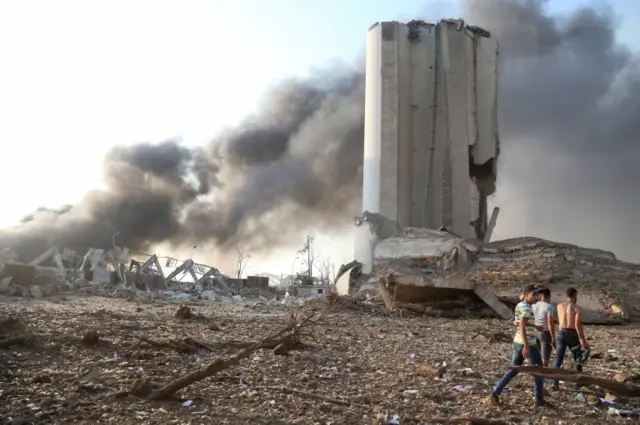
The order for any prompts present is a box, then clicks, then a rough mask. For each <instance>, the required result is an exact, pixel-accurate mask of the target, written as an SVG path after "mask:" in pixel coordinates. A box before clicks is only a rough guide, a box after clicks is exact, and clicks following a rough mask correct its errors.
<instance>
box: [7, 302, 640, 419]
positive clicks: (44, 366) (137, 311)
mask: <svg viewBox="0 0 640 425" xmlns="http://www.w3.org/2000/svg"><path fill="white" fill-rule="evenodd" d="M179 307H180V304H176V303H171V302H167V301H162V300H156V301H155V302H149V303H144V304H142V303H137V302H136V301H126V300H119V299H107V298H102V297H84V298H72V297H67V298H65V299H57V300H48V301H34V300H30V301H25V300H19V299H15V298H14V299H8V298H6V299H3V300H2V304H0V321H5V322H4V324H3V325H2V329H0V339H2V338H7V337H9V336H10V335H29V334H30V332H32V333H33V334H34V336H33V339H32V340H29V339H27V340H26V341H25V342H23V343H20V344H18V345H12V346H9V347H0V424H5V423H6V424H10V423H13V424H31V423H34V424H35V423H37V424H54V423H64V424H70V423H86V424H97V423H114V424H129V423H137V424H170V423H176V424H177V423H180V424H213V423H215V424H329V423H331V424H372V423H376V422H374V421H375V419H376V418H377V417H378V415H384V416H385V418H386V419H390V418H392V416H393V415H395V414H397V415H399V423H400V424H410V423H425V422H426V423H432V422H428V419H429V418H443V417H448V418H451V417H467V416H474V417H481V418H494V419H504V420H506V421H507V423H510V421H514V420H519V421H520V422H521V423H550V424H551V423H565V424H572V423H580V424H585V423H594V424H599V423H603V422H618V421H619V422H625V421H628V419H623V418H621V417H617V416H612V415H610V414H608V413H607V411H608V408H609V405H608V404H603V405H599V406H590V405H589V404H587V403H584V402H583V401H580V400H579V398H580V397H581V396H580V393H579V392H578V390H576V389H574V388H571V389H570V388H569V387H564V388H563V390H562V391H561V392H559V393H551V394H550V395H549V397H548V399H549V400H550V401H551V402H552V403H554V404H555V406H556V407H557V409H556V410H536V409H534V408H533V407H532V406H531V401H532V394H531V382H532V379H531V377H529V376H520V377H518V378H516V380H514V381H513V383H512V385H511V386H510V388H509V390H508V391H507V393H506V394H505V396H504V397H503V402H504V404H503V406H502V407H493V406H491V405H489V404H488V403H487V402H486V398H487V395H488V391H489V390H490V388H491V385H493V384H494V383H495V381H496V378H497V377H499V376H500V375H501V374H502V373H503V372H504V371H505V370H506V367H507V364H508V362H509V359H510V356H511V348H510V344H509V342H508V340H509V338H506V340H507V342H505V341H504V340H505V338H503V337H502V335H503V334H504V333H508V334H510V333H511V330H512V329H511V327H512V325H511V324H510V323H508V322H505V321H501V320H450V319H439V318H423V317H407V316H406V315H405V316H402V315H400V314H396V313H393V314H387V313H385V312H384V311H381V310H379V309H378V310H373V309H369V308H367V307H364V306H358V305H353V304H351V305H349V306H340V307H339V308H337V309H336V310H335V311H331V312H329V313H327V314H326V315H325V316H324V317H323V318H322V320H321V326H316V327H315V328H314V329H313V335H312V336H313V338H309V339H307V340H305V347H304V349H301V350H295V351H291V352H289V355H276V354H274V352H273V350H270V349H263V350H260V351H258V352H257V353H256V354H255V355H253V356H252V357H250V358H248V359H246V360H243V361H242V362H241V363H240V364H239V365H238V366H235V367H232V368H229V369H227V370H224V371H222V372H220V373H219V374H217V375H215V376H214V377H213V378H209V379H207V380H205V381H202V382H198V383H196V384H194V385H192V386H189V387H187V388H186V389H185V390H183V391H181V392H179V393H178V396H179V397H180V398H181V399H182V400H179V401H163V402H150V401H147V400H142V399H139V398H137V397H135V396H132V395H127V394H126V390H129V389H130V388H131V386H132V384H133V382H134V381H135V380H136V379H138V378H150V379H151V380H152V381H154V382H159V383H167V382H169V381H171V380H173V379H175V378H177V377H179V376H181V375H184V374H186V373H188V372H191V371H194V370H196V369H197V368H200V367H202V366H203V365H205V364H206V363H207V362H208V361H210V360H212V359H214V358H215V357H217V356H230V355H232V354H234V353H237V352H238V351H239V350H241V348H238V347H240V346H242V344H241V342H243V341H244V342H247V341H259V340H261V339H262V338H264V337H266V336H268V335H269V334H272V333H274V332H276V331H277V330H278V329H279V328H282V327H284V326H285V325H286V323H287V315H288V314H289V313H290V310H287V309H286V308H285V307H282V306H279V307H274V306H266V305H264V304H260V303H257V304H256V303H247V304H241V305H238V304H230V303H229V304H227V303H216V302H200V303H192V304H189V305H188V307H189V309H190V311H191V313H192V314H193V315H194V316H192V317H189V318H177V317H175V315H176V312H177V310H178V308H179ZM307 308H308V309H309V308H316V309H317V310H319V311H322V310H323V309H325V308H326V304H324V303H323V302H320V301H319V302H316V303H312V304H311V305H308V306H307ZM182 313H184V310H183V311H182ZM9 318H14V319H17V322H16V321H13V320H9V321H8V322H7V321H6V320H7V319H9ZM90 331H95V332H97V335H98V336H97V342H96V335H95V333H94V332H90ZM479 333H480V335H479ZM587 334H588V335H589V337H590V338H591V343H592V349H593V350H594V351H595V352H598V353H600V354H601V356H598V355H596V357H601V358H596V359H592V360H591V361H590V363H589V364H588V366H587V371H589V372H591V373H594V374H598V375H600V376H605V377H614V375H615V374H617V373H619V374H623V375H626V376H628V375H632V374H638V373H640V371H639V369H640V367H639V364H640V358H639V357H640V350H639V349H638V348H637V346H638V343H639V342H640V329H638V328H637V327H636V328H634V327H599V328H588V329H587ZM137 336H141V337H143V338H148V339H150V340H152V341H155V342H160V343H162V342H165V343H168V344H167V346H165V347H162V346H151V345H149V343H147V342H141V341H140V340H139V339H138V338H136V337H137ZM83 338H84V341H83ZM185 338H191V339H192V341H195V343H191V344H187V345H185V342H184V339H185ZM314 339H315V340H314ZM198 344H200V345H198ZM185 347H186V348H185ZM614 350H615V351H614ZM442 362H446V366H445V367H444V369H440V370H438V369H439V367H438V366H442ZM438 376H440V378H438ZM289 390H296V391H302V392H304V393H295V391H294V393H293V394H288V392H291V391H289ZM314 396H321V397H326V398H329V399H332V400H328V401H324V400H318V399H313V398H312V397H314ZM592 400H593V398H592ZM339 401H343V402H344V403H342V404H338V402H339ZM621 401H622V402H623V404H622V405H617V406H618V407H619V408H625V409H634V408H635V409H638V405H639V404H640V403H638V401H635V402H634V401H625V400H621ZM596 403H597V400H596ZM419 418H421V419H422V420H423V421H422V422H420V421H418V420H417V419H419ZM379 423H384V421H382V422H379Z"/></svg>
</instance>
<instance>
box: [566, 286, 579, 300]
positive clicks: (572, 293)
mask: <svg viewBox="0 0 640 425" xmlns="http://www.w3.org/2000/svg"><path fill="white" fill-rule="evenodd" d="M567 300H569V301H571V302H573V303H575V302H576V301H577V300H578V290H577V289H576V288H569V289H567Z"/></svg>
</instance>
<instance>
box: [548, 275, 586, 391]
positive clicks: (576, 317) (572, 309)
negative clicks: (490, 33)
mask: <svg viewBox="0 0 640 425" xmlns="http://www.w3.org/2000/svg"><path fill="white" fill-rule="evenodd" d="M577 302H578V291H577V290H576V289H575V288H569V289H567V299H566V301H565V302H563V303H562V304H558V337H557V340H556V346H557V351H556V360H555V361H554V362H553V367H554V368H559V367H560V366H562V361H563V360H564V354H565V352H566V351H567V348H568V349H569V350H570V351H571V354H573V366H574V368H575V369H576V371H578V372H582V365H583V364H584V363H585V362H586V361H587V360H588V359H589V355H590V353H591V350H590V349H589V344H588V343H587V339H586V338H585V336H584V330H583V329H582V309H581V308H580V307H578V305H577ZM558 387H559V382H558V381H555V382H554V383H553V388H554V389H556V390H557V389H558Z"/></svg>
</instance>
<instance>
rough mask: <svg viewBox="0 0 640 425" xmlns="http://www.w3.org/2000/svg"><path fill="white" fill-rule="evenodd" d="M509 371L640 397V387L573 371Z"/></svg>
mask: <svg viewBox="0 0 640 425" xmlns="http://www.w3.org/2000/svg"><path fill="white" fill-rule="evenodd" d="M509 369H511V370H513V371H516V372H522V373H527V374H529V375H533V376H539V377H542V378H547V379H555V380H558V381H565V382H575V383H577V384H580V385H581V386H585V387H587V386H589V385H597V386H599V387H601V388H604V389H605V390H607V391H609V392H610V393H612V394H615V395H619V396H623V397H640V385H635V384H630V383H625V382H618V381H614V380H613V379H605V378H599V377H596V376H591V375H587V374H584V373H579V372H575V371H571V370H565V369H553V368H544V367H537V366H511V367H510V368H509Z"/></svg>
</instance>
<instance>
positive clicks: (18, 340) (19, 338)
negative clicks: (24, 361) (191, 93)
mask: <svg viewBox="0 0 640 425" xmlns="http://www.w3.org/2000/svg"><path fill="white" fill-rule="evenodd" d="M34 338H35V336H34V335H33V334H22V335H16V336H10V337H9V338H5V339H3V340H0V348H7V347H10V346H12V345H25V344H29V343H31V342H33V340H34Z"/></svg>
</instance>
